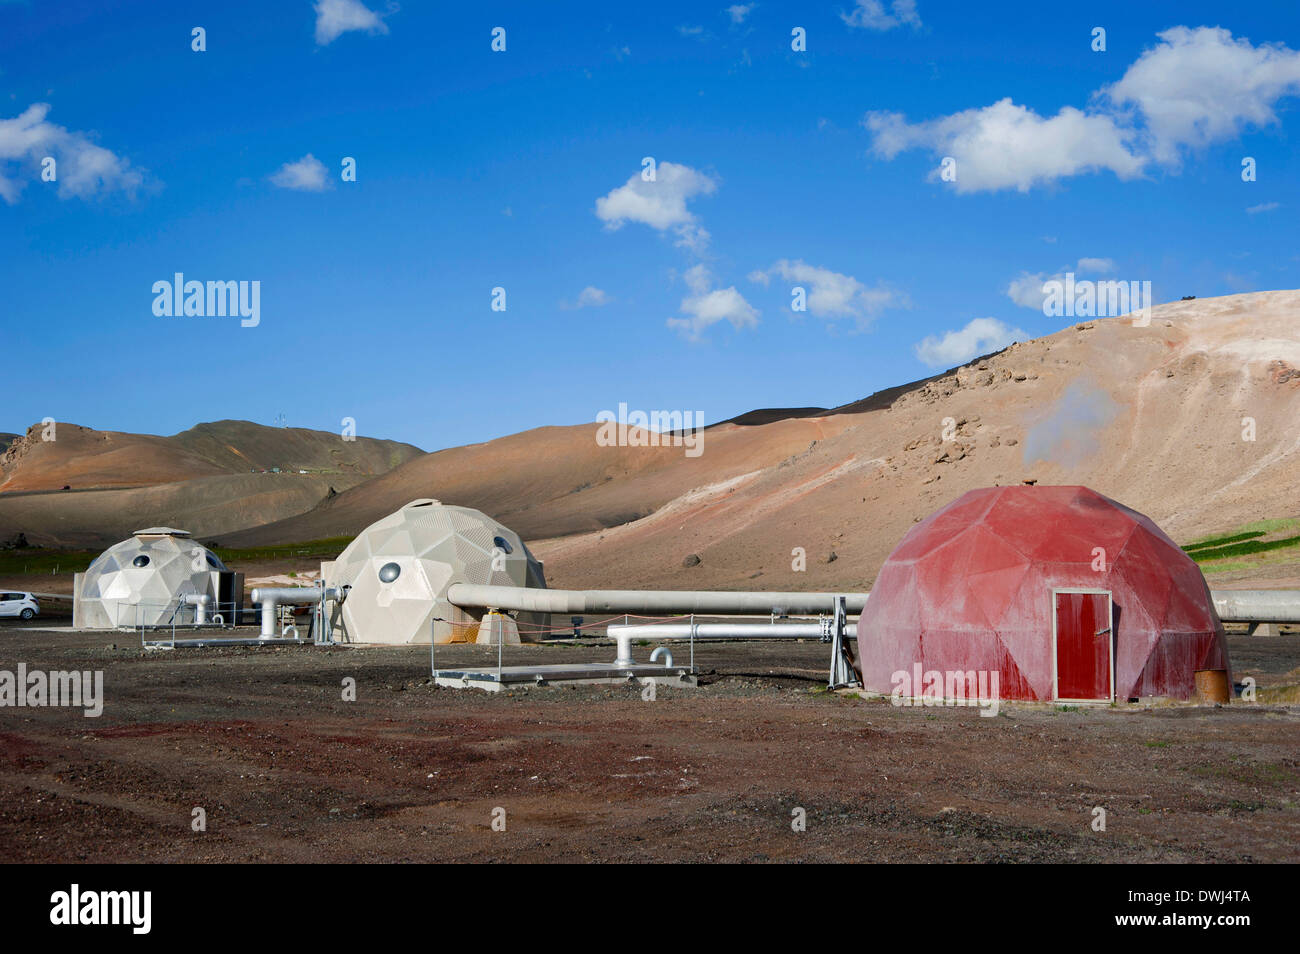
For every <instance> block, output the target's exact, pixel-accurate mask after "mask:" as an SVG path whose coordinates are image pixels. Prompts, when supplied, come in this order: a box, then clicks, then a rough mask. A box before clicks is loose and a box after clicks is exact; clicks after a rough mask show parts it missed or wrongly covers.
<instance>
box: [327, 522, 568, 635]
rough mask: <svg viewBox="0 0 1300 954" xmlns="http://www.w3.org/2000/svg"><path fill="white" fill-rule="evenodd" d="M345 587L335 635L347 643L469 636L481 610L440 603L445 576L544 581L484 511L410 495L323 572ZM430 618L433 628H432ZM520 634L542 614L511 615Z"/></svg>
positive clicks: (448, 579)
mask: <svg viewBox="0 0 1300 954" xmlns="http://www.w3.org/2000/svg"><path fill="white" fill-rule="evenodd" d="M327 576H328V583H329V585H331V586H339V587H342V586H347V587H349V589H348V590H347V596H346V598H345V599H344V600H343V605H342V613H341V616H342V623H343V629H344V631H345V634H341V635H343V638H345V639H347V640H348V641H349V642H355V643H390V644H405V643H428V642H429V640H430V638H431V635H432V638H434V639H435V640H436V641H437V642H439V643H449V642H470V641H473V639H474V638H475V636H476V635H477V623H478V620H479V619H480V618H481V616H482V613H481V612H479V611H477V610H475V611H472V612H470V611H466V610H462V609H460V608H459V607H456V606H453V605H452V604H451V603H449V602H447V599H446V596H447V588H448V587H450V586H451V585H452V584H453V583H490V584H495V585H500V586H532V587H545V586H546V579H545V577H544V576H543V573H542V564H541V563H540V562H539V561H538V560H537V559H536V558H534V557H533V555H532V554H531V553H530V552H529V551H528V547H527V546H525V545H524V541H523V540H521V539H520V537H519V534H517V533H515V532H514V531H513V530H511V529H509V528H508V527H504V526H502V525H501V524H499V523H497V522H496V521H495V520H493V519H492V518H491V517H489V516H488V515H487V514H485V513H481V512H480V511H478V510H473V509H471V508H469V507H453V506H449V505H447V504H443V503H441V502H439V501H437V500H430V499H422V500H413V501H411V502H410V503H409V504H407V505H406V506H405V507H403V508H402V509H401V510H398V511H397V512H396V513H393V514H389V515H388V516H387V517H384V518H383V519H382V520H379V521H377V522H375V523H373V524H371V525H370V526H369V527H367V528H366V529H365V530H363V531H361V533H360V534H358V535H357V538H356V539H355V540H353V541H352V542H351V543H350V544H348V547H347V549H346V550H344V551H343V553H342V554H341V555H340V556H339V558H338V559H337V560H336V561H334V563H333V565H332V566H331V567H330V568H329V570H328V572H327ZM435 618H440V619H441V620H442V621H441V622H437V623H436V625H437V629H436V631H435V630H434V629H433V624H434V623H435V621H436V620H435ZM517 618H518V622H519V629H520V634H521V636H522V637H523V638H524V639H528V638H529V637H530V636H534V637H535V636H536V635H537V634H540V633H541V632H542V631H543V629H544V628H545V627H546V626H548V625H549V623H550V617H549V615H546V614H538V613H520V614H518V617H517Z"/></svg>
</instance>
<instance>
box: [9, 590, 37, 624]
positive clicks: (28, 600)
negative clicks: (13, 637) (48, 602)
mask: <svg viewBox="0 0 1300 954" xmlns="http://www.w3.org/2000/svg"><path fill="white" fill-rule="evenodd" d="M40 615H41V604H40V603H38V602H36V597H34V596H32V594H30V593H0V616H21V617H22V618H23V619H31V618H32V617H34V616H40Z"/></svg>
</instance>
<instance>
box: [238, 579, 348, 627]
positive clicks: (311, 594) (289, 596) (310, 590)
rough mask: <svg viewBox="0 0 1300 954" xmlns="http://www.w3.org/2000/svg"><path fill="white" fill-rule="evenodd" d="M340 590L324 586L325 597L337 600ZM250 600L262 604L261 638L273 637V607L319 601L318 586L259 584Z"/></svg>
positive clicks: (319, 590) (319, 591)
mask: <svg viewBox="0 0 1300 954" xmlns="http://www.w3.org/2000/svg"><path fill="white" fill-rule="evenodd" d="M340 592H341V591H340V590H339V589H338V588H337V587H333V586H329V587H326V588H325V599H327V600H333V601H334V602H338V600H339V598H340ZM251 598H252V600H253V602H254V603H261V604H262V639H274V638H275V637H276V636H277V635H278V634H277V633H276V631H275V609H276V607H277V606H280V605H281V604H289V605H299V606H301V605H304V604H310V603H317V602H320V598H321V588H320V587H319V586H259V587H257V589H255V590H253V593H252V597H251Z"/></svg>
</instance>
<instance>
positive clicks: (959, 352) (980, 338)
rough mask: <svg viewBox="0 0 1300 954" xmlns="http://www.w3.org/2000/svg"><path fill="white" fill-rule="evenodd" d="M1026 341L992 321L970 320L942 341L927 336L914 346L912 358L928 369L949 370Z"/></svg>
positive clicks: (1016, 330) (1016, 331) (1023, 335)
mask: <svg viewBox="0 0 1300 954" xmlns="http://www.w3.org/2000/svg"><path fill="white" fill-rule="evenodd" d="M1028 337H1029V335H1027V334H1026V333H1025V332H1023V331H1021V330H1020V329H1019V328H1012V327H1011V326H1010V325H1008V324H1005V323H1004V322H1001V321H998V319H996V318H973V319H971V321H970V322H968V323H967V325H966V327H965V328H962V329H960V330H958V331H947V332H944V335H943V337H942V338H936V337H935V336H934V335H928V336H927V337H926V338H925V339H924V340H923V341H921V342H920V343H919V344H917V346H916V356H917V357H918V358H920V359H921V360H922V361H923V362H924V363H925V364H927V365H929V366H930V367H932V368H952V367H956V366H957V365H961V364H965V363H966V362H967V361H969V360H970V359H971V358H974V357H976V356H977V355H981V354H988V353H989V352H991V351H1000V350H1001V349H1002V348H1005V347H1006V346H1007V345H1009V344H1011V342H1013V341H1024V340H1025V339H1027V338H1028Z"/></svg>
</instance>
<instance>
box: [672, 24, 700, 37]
mask: <svg viewBox="0 0 1300 954" xmlns="http://www.w3.org/2000/svg"><path fill="white" fill-rule="evenodd" d="M677 32H678V33H680V34H681V35H682V36H700V35H702V34H703V33H704V27H702V26H679V27H678V28H677Z"/></svg>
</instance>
